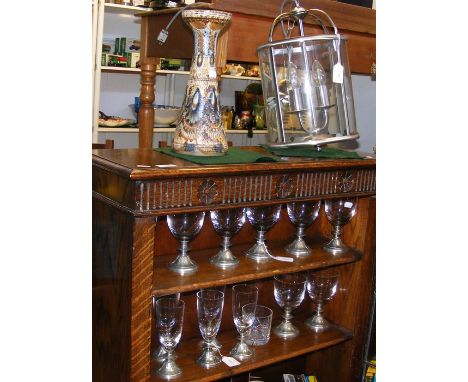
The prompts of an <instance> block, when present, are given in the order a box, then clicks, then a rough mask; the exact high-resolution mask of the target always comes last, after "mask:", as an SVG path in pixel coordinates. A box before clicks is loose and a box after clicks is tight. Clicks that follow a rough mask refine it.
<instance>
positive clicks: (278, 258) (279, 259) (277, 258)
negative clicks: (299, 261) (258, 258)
mask: <svg viewBox="0 0 468 382" xmlns="http://www.w3.org/2000/svg"><path fill="white" fill-rule="evenodd" d="M273 258H274V259H275V260H278V261H287V262H290V263H292V262H293V261H294V259H293V258H292V257H284V256H273Z"/></svg>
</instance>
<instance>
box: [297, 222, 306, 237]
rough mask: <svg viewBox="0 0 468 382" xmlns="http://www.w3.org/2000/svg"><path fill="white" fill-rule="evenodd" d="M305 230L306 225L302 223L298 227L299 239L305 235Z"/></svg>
mask: <svg viewBox="0 0 468 382" xmlns="http://www.w3.org/2000/svg"><path fill="white" fill-rule="evenodd" d="M304 231H305V227H304V226H303V225H302V224H301V225H300V226H298V227H297V232H296V236H297V238H298V239H302V238H303V237H304Z"/></svg>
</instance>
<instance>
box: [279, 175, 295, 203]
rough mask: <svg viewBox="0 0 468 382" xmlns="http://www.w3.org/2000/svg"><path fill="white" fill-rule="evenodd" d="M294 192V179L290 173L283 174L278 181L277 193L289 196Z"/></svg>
mask: <svg viewBox="0 0 468 382" xmlns="http://www.w3.org/2000/svg"><path fill="white" fill-rule="evenodd" d="M291 192H292V179H291V177H290V176H288V175H283V176H282V177H281V178H279V179H278V181H277V182H276V194H277V195H278V197H280V198H287V197H288V196H289V195H291Z"/></svg>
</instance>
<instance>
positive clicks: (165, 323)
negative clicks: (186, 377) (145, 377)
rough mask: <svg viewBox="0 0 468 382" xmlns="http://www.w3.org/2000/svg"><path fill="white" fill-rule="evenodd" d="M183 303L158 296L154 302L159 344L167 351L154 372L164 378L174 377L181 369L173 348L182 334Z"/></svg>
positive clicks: (180, 372) (179, 373)
mask: <svg viewBox="0 0 468 382" xmlns="http://www.w3.org/2000/svg"><path fill="white" fill-rule="evenodd" d="M184 308H185V303H184V302H183V301H182V300H178V299H175V298H160V299H159V300H157V301H156V303H155V313H156V326H157V328H158V338H159V342H160V344H161V346H162V347H163V348H164V350H165V351H166V353H167V356H166V359H165V360H164V362H163V364H162V365H161V367H160V368H159V369H158V370H156V374H157V375H158V376H159V377H161V378H165V379H172V378H176V377H178V376H179V375H181V374H182V369H181V368H180V367H179V366H178V365H177V364H176V363H175V361H174V349H175V347H176V346H177V344H178V343H179V340H180V337H181V336H182V326H183V323H184Z"/></svg>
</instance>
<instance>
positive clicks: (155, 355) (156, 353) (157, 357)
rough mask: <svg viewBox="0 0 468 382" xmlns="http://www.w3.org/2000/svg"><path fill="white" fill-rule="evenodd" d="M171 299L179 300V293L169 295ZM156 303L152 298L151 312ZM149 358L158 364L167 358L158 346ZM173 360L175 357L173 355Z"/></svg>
mask: <svg viewBox="0 0 468 382" xmlns="http://www.w3.org/2000/svg"><path fill="white" fill-rule="evenodd" d="M171 297H173V298H175V299H176V300H179V299H180V293H176V294H174V295H171ZM156 301H157V298H156V297H155V296H153V311H154V312H156V311H155V309H156ZM151 358H152V359H154V360H156V361H158V362H164V360H165V359H166V358H167V352H166V350H164V347H163V346H162V345H159V346H158V347H157V348H156V349H155V350H154V351H153V352H152V353H151ZM174 358H176V356H175V355H174Z"/></svg>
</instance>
